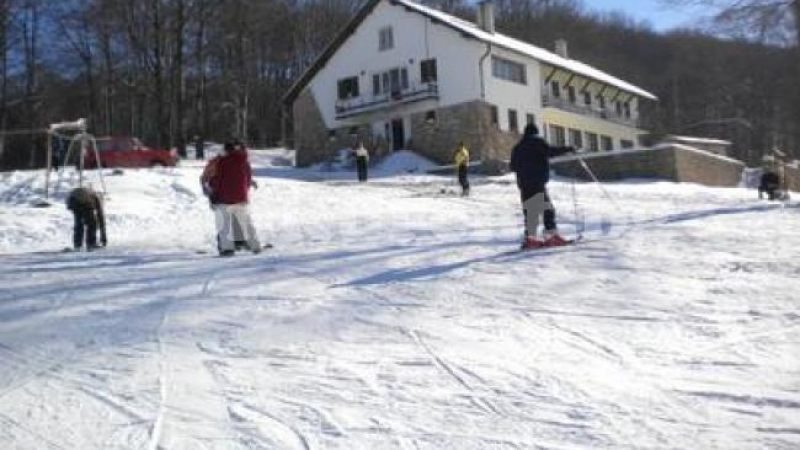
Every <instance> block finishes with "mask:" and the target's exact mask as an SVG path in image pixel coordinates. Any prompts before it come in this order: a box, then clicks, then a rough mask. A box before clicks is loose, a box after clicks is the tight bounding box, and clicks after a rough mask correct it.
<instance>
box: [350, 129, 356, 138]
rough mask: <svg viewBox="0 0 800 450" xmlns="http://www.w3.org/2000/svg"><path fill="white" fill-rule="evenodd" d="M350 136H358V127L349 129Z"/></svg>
mask: <svg viewBox="0 0 800 450" xmlns="http://www.w3.org/2000/svg"><path fill="white" fill-rule="evenodd" d="M350 136H358V127H350Z"/></svg>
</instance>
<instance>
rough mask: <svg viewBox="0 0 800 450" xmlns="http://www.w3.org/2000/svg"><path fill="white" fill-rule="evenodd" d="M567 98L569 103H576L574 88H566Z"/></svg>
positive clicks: (576, 96)
mask: <svg viewBox="0 0 800 450" xmlns="http://www.w3.org/2000/svg"><path fill="white" fill-rule="evenodd" d="M567 96H568V97H569V102H570V103H578V95H577V94H576V92H575V86H567Z"/></svg>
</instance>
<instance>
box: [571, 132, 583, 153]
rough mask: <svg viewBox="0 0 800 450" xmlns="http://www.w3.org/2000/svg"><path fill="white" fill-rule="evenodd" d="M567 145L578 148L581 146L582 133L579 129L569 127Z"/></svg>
mask: <svg viewBox="0 0 800 450" xmlns="http://www.w3.org/2000/svg"><path fill="white" fill-rule="evenodd" d="M569 145H571V146H573V147H575V148H576V149H579V150H580V149H582V148H583V133H582V132H581V130H576V129H574V128H570V129H569Z"/></svg>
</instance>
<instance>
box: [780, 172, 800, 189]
mask: <svg viewBox="0 0 800 450" xmlns="http://www.w3.org/2000/svg"><path fill="white" fill-rule="evenodd" d="M784 176H785V178H786V187H787V188H788V189H789V190H790V191H794V192H800V167H791V166H786V168H785V171H784Z"/></svg>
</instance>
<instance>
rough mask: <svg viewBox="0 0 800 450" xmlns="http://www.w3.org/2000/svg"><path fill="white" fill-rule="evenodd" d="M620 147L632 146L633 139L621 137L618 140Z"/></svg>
mask: <svg viewBox="0 0 800 450" xmlns="http://www.w3.org/2000/svg"><path fill="white" fill-rule="evenodd" d="M619 143H620V144H621V147H622V148H633V141H629V140H627V139H622V140H621V141H619Z"/></svg>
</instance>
